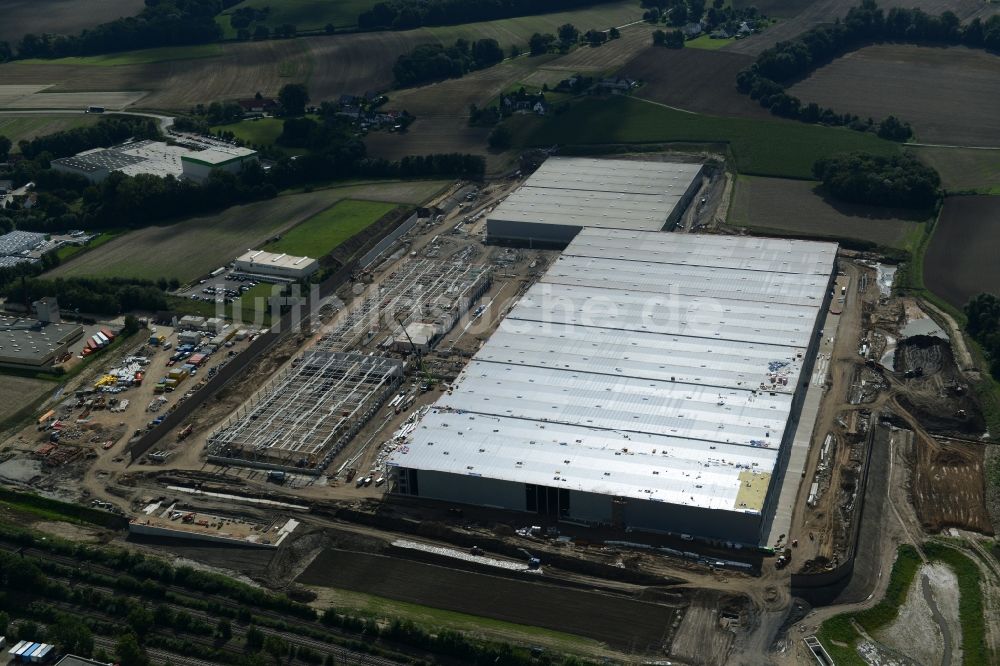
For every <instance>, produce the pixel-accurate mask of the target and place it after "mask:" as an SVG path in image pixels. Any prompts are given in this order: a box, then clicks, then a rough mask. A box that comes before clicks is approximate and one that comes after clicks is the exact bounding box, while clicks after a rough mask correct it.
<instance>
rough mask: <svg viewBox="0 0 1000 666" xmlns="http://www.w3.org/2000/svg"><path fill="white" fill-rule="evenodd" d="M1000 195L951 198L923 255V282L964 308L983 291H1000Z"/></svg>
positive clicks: (953, 303) (938, 293) (952, 302)
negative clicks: (999, 252)
mask: <svg viewBox="0 0 1000 666" xmlns="http://www.w3.org/2000/svg"><path fill="white" fill-rule="evenodd" d="M997 247H1000V197H985V196H963V197H948V198H947V199H945V202H944V208H943V209H942V210H941V215H940V217H939V218H938V223H937V226H936V228H935V229H934V236H933V237H932V238H931V242H930V245H929V246H928V248H927V254H926V255H925V256H924V285H925V286H926V287H927V288H928V289H930V290H931V291H932V292H934V293H935V294H937V295H938V296H940V297H941V298H943V299H944V300H946V301H947V302H948V303H950V304H951V305H953V306H954V307H956V308H959V309H961V308H962V307H963V306H964V305H965V304H966V303H967V302H968V301H969V299H970V298H972V297H973V296H975V295H976V294H979V293H980V292H984V291H989V292H993V293H995V294H997V293H1000V262H997V258H996V248H997Z"/></svg>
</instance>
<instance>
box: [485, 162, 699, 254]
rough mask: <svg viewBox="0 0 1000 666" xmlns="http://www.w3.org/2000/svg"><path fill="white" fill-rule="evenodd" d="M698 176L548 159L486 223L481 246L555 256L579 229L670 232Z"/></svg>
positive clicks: (645, 165) (674, 165)
mask: <svg viewBox="0 0 1000 666" xmlns="http://www.w3.org/2000/svg"><path fill="white" fill-rule="evenodd" d="M703 168H704V167H703V165H701V164H690V163H682V162H644V161H635V160H602V159H592V158H582V157H550V158H549V159H547V160H546V161H545V162H544V163H543V164H542V166H541V167H539V168H538V170H537V171H535V173H534V174H532V175H531V177H530V178H528V180H527V181H526V182H525V183H524V185H522V186H521V187H520V188H519V189H518V190H517V191H515V192H514V193H513V194H511V195H510V196H509V197H507V198H506V199H505V200H504V201H503V203H501V204H500V205H499V206H497V207H496V208H495V209H494V210H493V211H491V212H490V213H489V214H488V215H487V217H486V239H487V242H489V243H500V244H507V245H523V246H528V247H556V248H560V247H565V246H566V244H567V243H569V242H570V241H571V240H573V237H574V236H576V234H577V233H579V231H580V229H584V228H598V229H624V230H630V231H661V230H663V229H665V228H666V229H670V228H672V227H674V226H675V225H676V224H677V222H678V221H679V220H680V218H681V215H683V214H684V210H685V209H686V208H687V206H688V204H689V203H690V202H691V199H692V198H693V197H694V195H695V193H696V192H697V191H698V188H699V187H700V186H701V173H702V170H703Z"/></svg>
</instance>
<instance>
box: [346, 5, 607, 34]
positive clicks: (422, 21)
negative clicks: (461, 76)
mask: <svg viewBox="0 0 1000 666" xmlns="http://www.w3.org/2000/svg"><path fill="white" fill-rule="evenodd" d="M605 1H606V0H389V1H388V2H379V3H377V4H375V5H374V6H373V7H372V8H371V9H369V10H367V11H363V12H361V14H360V15H359V16H358V27H359V28H361V29H362V30H378V29H386V28H391V29H393V30H406V29H408V28H419V27H420V26H425V25H458V24H461V23H474V22H477V21H493V20H496V19H504V18H511V17H513V16H530V15H533V14H547V13H550V12H559V11H564V10H567V9H575V8H577V7H589V6H591V5H597V4H600V3H602V2H605Z"/></svg>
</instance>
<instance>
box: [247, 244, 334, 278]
mask: <svg viewBox="0 0 1000 666" xmlns="http://www.w3.org/2000/svg"><path fill="white" fill-rule="evenodd" d="M236 270H238V271H242V272H244V273H250V274H251V275H264V276H268V277H277V278H285V279H291V280H301V279H302V278H306V277H309V276H310V275H312V274H313V273H315V272H316V271H318V270H319V262H318V261H316V260H315V259H310V258H309V257H293V256H291V255H288V254H275V253H273V252H265V251H263V250H248V251H247V252H246V254H243V255H242V256H240V257H239V258H238V259H237V260H236Z"/></svg>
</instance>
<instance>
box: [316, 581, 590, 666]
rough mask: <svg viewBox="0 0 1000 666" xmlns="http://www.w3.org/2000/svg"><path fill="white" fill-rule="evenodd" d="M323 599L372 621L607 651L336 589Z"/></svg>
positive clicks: (573, 650)
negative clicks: (392, 620)
mask: <svg viewBox="0 0 1000 666" xmlns="http://www.w3.org/2000/svg"><path fill="white" fill-rule="evenodd" d="M322 596H323V597H324V598H325V597H329V601H330V602H331V603H332V605H333V606H335V607H336V608H338V609H340V610H343V611H349V612H354V613H357V614H359V615H362V616H368V617H372V618H387V617H393V618H400V619H405V620H409V621H411V622H413V623H415V624H417V625H419V626H421V627H424V628H425V629H429V630H431V631H436V630H440V629H450V630H452V631H460V632H462V633H465V634H470V635H474V636H481V637H485V638H489V639H500V640H503V641H509V642H513V643H520V644H528V645H540V646H544V647H546V648H547V649H550V650H554V651H557V652H559V653H562V654H582V655H587V656H595V655H599V654H601V653H603V652H604V651H605V649H604V646H602V644H601V643H599V642H598V641H595V640H591V639H588V638H583V637H581V636H575V635H572V634H567V633H563V632H559V631H554V630H552V629H543V628H541V627H532V626H527V625H522V624H513V623H511V622H504V621H502V620H494V619H492V618H487V617H481V616H478V615H468V614H466V613H457V612H454V611H447V610H442V609H440V608H432V607H430V606H420V605H417V604H411V603H407V602H405V601H397V600H395V599H386V598H384V597H379V596H375V595H372V594H365V593H362V592H353V591H348V590H341V589H335V588H324V589H323V592H322Z"/></svg>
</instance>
